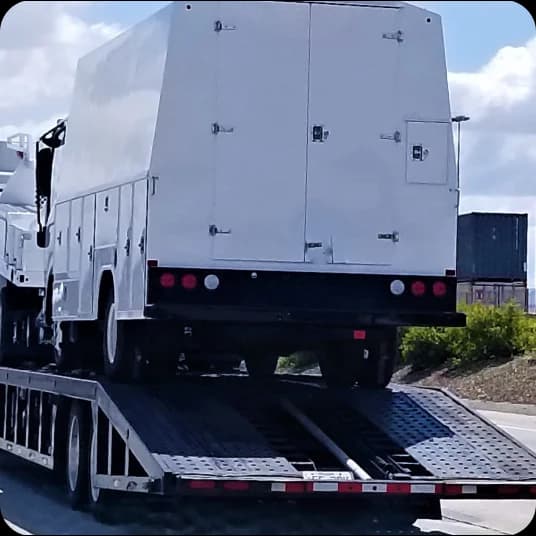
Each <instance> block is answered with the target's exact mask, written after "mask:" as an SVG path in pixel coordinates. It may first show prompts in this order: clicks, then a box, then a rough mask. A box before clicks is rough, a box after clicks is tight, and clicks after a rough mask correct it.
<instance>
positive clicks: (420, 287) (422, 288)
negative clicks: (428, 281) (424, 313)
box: [411, 281, 426, 296]
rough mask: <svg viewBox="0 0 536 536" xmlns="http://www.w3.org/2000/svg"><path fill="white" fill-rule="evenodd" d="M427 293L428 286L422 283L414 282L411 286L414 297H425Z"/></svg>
mask: <svg viewBox="0 0 536 536" xmlns="http://www.w3.org/2000/svg"><path fill="white" fill-rule="evenodd" d="M425 292H426V285H425V284H424V283H423V282H422V281H413V283H412V284H411V293H412V294H413V295H414V296H423V295H424V293H425Z"/></svg>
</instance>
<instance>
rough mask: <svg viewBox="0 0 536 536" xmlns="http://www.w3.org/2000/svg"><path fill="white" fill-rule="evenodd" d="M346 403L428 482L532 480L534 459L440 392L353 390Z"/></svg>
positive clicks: (534, 457)
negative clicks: (407, 457)
mask: <svg viewBox="0 0 536 536" xmlns="http://www.w3.org/2000/svg"><path fill="white" fill-rule="evenodd" d="M350 403H351V404H352V405H353V407H355V408H356V409H358V410H359V411H360V412H361V413H362V414H363V415H365V416H366V417H367V418H368V419H369V420H371V421H372V422H374V423H375V424H376V425H377V426H378V427H380V428H381V429H382V430H383V431H384V432H385V433H386V434H387V435H388V436H389V437H390V438H391V439H393V440H394V441H396V442H397V443H398V444H400V445H401V446H402V447H403V448H404V449H405V450H406V451H407V452H408V453H409V454H411V456H413V457H414V458H415V459H416V460H417V461H418V462H419V463H420V464H421V465H422V466H423V467H425V468H426V469H427V470H428V471H430V472H431V473H432V474H433V475H434V476H437V477H442V478H475V479H476V478H483V479H508V480H522V479H529V478H535V477H536V456H534V455H532V454H531V453H530V452H527V451H526V450H525V449H523V448H522V447H520V446H517V445H516V444H515V443H514V442H513V441H512V440H511V439H509V438H508V437H507V436H505V435H504V434H502V433H501V432H500V431H499V430H498V429H496V428H495V427H493V426H491V425H489V424H488V423H486V422H485V421H484V420H483V419H481V418H479V417H478V416H477V415H475V414H473V413H472V412H471V411H469V410H468V409H466V408H465V407H463V406H462V405H461V404H459V403H458V402H456V401H455V400H454V399H452V398H451V397H449V396H448V395H447V394H445V393H442V392H440V391H432V390H426V389H418V388H404V389H399V388H394V389H393V390H392V391H384V392H380V391H378V392H373V391H365V390H363V391H359V390H355V391H354V392H352V394H351V395H350Z"/></svg>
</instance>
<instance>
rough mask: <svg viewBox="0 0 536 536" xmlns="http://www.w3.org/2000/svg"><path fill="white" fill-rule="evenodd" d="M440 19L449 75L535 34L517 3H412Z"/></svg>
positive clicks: (131, 6)
mask: <svg viewBox="0 0 536 536" xmlns="http://www.w3.org/2000/svg"><path fill="white" fill-rule="evenodd" d="M168 3H169V2H132V1H127V2H117V1H111V2H95V4H94V5H92V6H91V7H90V9H89V10H88V13H87V17H88V18H91V19H94V20H95V21H105V22H118V23H119V24H121V25H123V26H130V25H131V24H135V23H136V22H138V21H140V20H142V19H144V18H145V17H147V16H148V15H150V14H151V13H153V12H154V11H157V10H158V9H160V8H161V7H164V6H165V5H167V4H168ZM413 3H415V4H418V5H420V6H421V7H426V8H427V9H430V10H431V11H435V12H437V13H439V14H440V15H441V16H442V19H443V25H444V32H445V41H446V47H447V64H448V68H449V71H454V72H470V71H475V70H476V69H478V68H479V67H481V66H482V65H484V64H485V63H487V62H488V61H489V60H491V58H492V57H493V56H494V55H495V53H496V52H497V50H499V49H500V48H502V47H504V46H506V45H510V46H521V45H524V44H525V43H526V42H527V41H528V40H529V39H530V38H531V37H533V36H534V35H535V33H536V27H535V24H534V20H533V19H532V17H531V15H530V13H529V12H528V11H527V10H526V9H525V8H524V7H523V6H522V5H521V4H518V3H517V2H469V1H467V0H463V1H448V2H434V1H429V2H426V1H424V2H413Z"/></svg>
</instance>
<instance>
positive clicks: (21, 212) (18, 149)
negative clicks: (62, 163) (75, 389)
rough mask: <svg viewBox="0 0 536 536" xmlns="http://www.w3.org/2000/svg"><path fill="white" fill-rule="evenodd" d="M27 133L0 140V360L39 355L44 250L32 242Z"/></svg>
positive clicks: (31, 167) (34, 223) (43, 350)
mask: <svg viewBox="0 0 536 536" xmlns="http://www.w3.org/2000/svg"><path fill="white" fill-rule="evenodd" d="M31 149H32V147H31V138H30V136H28V135H26V134H16V135H14V136H11V137H10V138H8V140H7V141H5V142H1V144H0V176H1V177H2V187H1V193H0V363H3V364H6V363H9V362H10V361H11V362H13V361H16V360H19V359H26V358H35V357H40V358H44V357H45V356H47V355H48V354H50V352H47V347H46V346H44V345H42V344H41V342H42V339H43V337H40V336H39V331H38V329H37V325H36V322H37V318H38V315H39V313H40V311H41V309H42V303H43V296H44V286H45V284H44V281H45V270H44V261H45V254H44V252H43V250H42V249H41V248H39V247H38V246H37V244H36V231H37V221H36V210H35V188H34V184H35V178H34V177H35V167H34V163H33V160H32V157H31Z"/></svg>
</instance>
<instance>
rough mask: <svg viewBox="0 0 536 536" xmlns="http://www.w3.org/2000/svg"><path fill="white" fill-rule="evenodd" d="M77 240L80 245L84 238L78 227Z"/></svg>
mask: <svg viewBox="0 0 536 536" xmlns="http://www.w3.org/2000/svg"><path fill="white" fill-rule="evenodd" d="M75 236H76V239H77V240H78V243H79V244H80V237H81V236H82V232H81V231H80V227H78V231H76V233H75Z"/></svg>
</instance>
